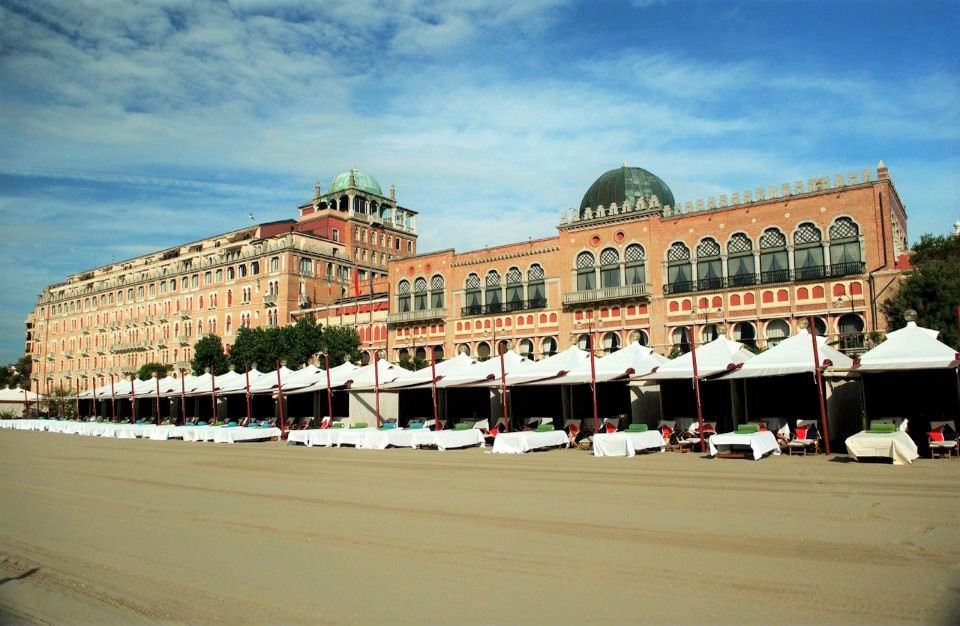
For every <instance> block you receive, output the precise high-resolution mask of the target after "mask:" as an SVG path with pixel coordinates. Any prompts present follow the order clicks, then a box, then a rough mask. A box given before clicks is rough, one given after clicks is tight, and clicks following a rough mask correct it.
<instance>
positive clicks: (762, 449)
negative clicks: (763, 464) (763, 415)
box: [707, 430, 780, 461]
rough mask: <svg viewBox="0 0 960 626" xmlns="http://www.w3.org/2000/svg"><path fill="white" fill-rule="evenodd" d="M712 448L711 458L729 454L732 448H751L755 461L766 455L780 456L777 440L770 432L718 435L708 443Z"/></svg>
mask: <svg viewBox="0 0 960 626" xmlns="http://www.w3.org/2000/svg"><path fill="white" fill-rule="evenodd" d="M707 444H708V445H709V447H710V456H717V454H718V453H720V452H727V451H729V450H730V448H731V447H732V446H749V447H750V449H751V450H752V451H753V459H754V460H755V461H757V460H760V459H761V458H763V457H764V456H765V455H767V454H769V453H771V452H772V453H773V454H774V455H775V456H776V455H779V454H780V446H779V444H777V438H776V437H775V436H774V435H773V433H772V432H771V431H769V430H764V431H761V432H758V433H749V434H745V433H717V434H715V435H714V436H712V437H710V439H709V440H708V441H707Z"/></svg>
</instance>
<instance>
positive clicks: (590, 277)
mask: <svg viewBox="0 0 960 626" xmlns="http://www.w3.org/2000/svg"><path fill="white" fill-rule="evenodd" d="M596 288H597V277H596V275H595V274H594V271H593V268H590V269H587V270H580V271H578V272H577V291H590V290H591V289H596Z"/></svg>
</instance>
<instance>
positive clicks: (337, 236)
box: [330, 228, 340, 241]
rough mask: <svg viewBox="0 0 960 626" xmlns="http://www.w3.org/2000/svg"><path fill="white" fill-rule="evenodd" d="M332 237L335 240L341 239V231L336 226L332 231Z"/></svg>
mask: <svg viewBox="0 0 960 626" xmlns="http://www.w3.org/2000/svg"><path fill="white" fill-rule="evenodd" d="M330 238H331V239H333V240H334V241H340V231H339V230H338V229H336V228H334V229H333V231H332V232H331V233H330Z"/></svg>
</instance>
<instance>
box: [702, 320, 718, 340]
mask: <svg viewBox="0 0 960 626" xmlns="http://www.w3.org/2000/svg"><path fill="white" fill-rule="evenodd" d="M702 332H703V336H702V339H703V342H704V343H710V342H711V341H713V340H714V339H716V338H717V337H719V336H720V327H719V326H718V325H716V324H707V325H706V326H704V327H703V331H702Z"/></svg>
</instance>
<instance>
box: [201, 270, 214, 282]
mask: <svg viewBox="0 0 960 626" xmlns="http://www.w3.org/2000/svg"><path fill="white" fill-rule="evenodd" d="M212 282H213V274H212V273H210V272H204V273H203V284H204V285H209V284H210V283H212Z"/></svg>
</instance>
